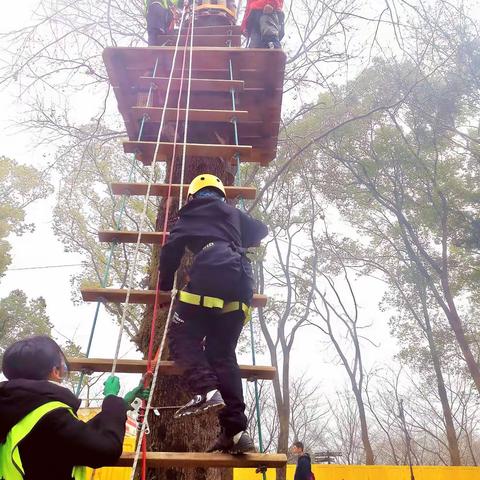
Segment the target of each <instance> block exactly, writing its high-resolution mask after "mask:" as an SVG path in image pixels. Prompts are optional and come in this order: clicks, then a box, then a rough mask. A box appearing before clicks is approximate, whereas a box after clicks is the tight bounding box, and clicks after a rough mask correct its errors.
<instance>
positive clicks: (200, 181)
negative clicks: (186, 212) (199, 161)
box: [188, 173, 226, 197]
mask: <svg viewBox="0 0 480 480" xmlns="http://www.w3.org/2000/svg"><path fill="white" fill-rule="evenodd" d="M206 187H212V188H216V189H217V190H220V191H221V192H222V195H223V196H224V197H226V194H225V187H224V186H223V183H222V181H221V180H220V179H219V178H218V177H217V176H215V175H211V174H210V173H202V174H201V175H198V177H195V178H194V179H193V180H192V183H190V186H189V187H188V195H195V194H196V193H197V192H199V191H200V190H201V189H202V188H206Z"/></svg>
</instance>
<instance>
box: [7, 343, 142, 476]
mask: <svg viewBox="0 0 480 480" xmlns="http://www.w3.org/2000/svg"><path fill="white" fill-rule="evenodd" d="M2 371H3V374H4V375H5V377H6V378H7V379H8V380H7V381H6V382H2V383H0V479H2V480H22V479H25V480H45V479H46V478H48V480H72V479H75V480H83V479H84V478H85V477H84V475H85V467H84V466H89V467H93V468H97V467H102V466H106V465H112V464H115V463H116V462H117V460H118V458H119V457H120V455H121V453H122V446H123V437H124V435H125V422H126V418H127V417H126V411H127V404H130V403H131V402H133V400H134V399H135V397H136V396H141V397H144V396H145V394H146V393H148V391H147V392H145V391H144V390H143V389H142V388H140V387H138V388H136V389H135V390H132V391H131V392H129V393H128V394H127V396H126V397H125V399H122V398H120V397H118V396H117V394H118V392H119V390H120V382H119V380H118V377H110V378H109V379H108V380H107V381H106V382H105V383H104V395H105V399H104V401H103V404H102V410H101V412H100V413H99V414H98V415H96V416H95V417H94V418H92V419H91V420H90V421H89V422H86V423H84V422H82V421H80V420H79V419H78V418H77V417H76V412H77V410H78V408H79V406H80V400H78V399H77V397H76V396H75V395H74V394H73V393H72V392H70V390H68V389H67V388H64V387H62V386H61V383H62V381H63V379H64V378H65V377H66V376H67V374H68V367H67V361H66V358H65V355H64V354H63V352H62V350H61V348H60V347H59V346H58V345H57V343H56V342H55V341H54V340H52V339H51V338H49V337H47V336H37V337H32V338H27V339H24V340H20V341H18V342H16V343H14V344H12V345H10V346H9V347H8V348H7V349H6V350H5V353H4V354H3V361H2Z"/></svg>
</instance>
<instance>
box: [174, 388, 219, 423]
mask: <svg viewBox="0 0 480 480" xmlns="http://www.w3.org/2000/svg"><path fill="white" fill-rule="evenodd" d="M224 406H225V402H224V401H223V398H222V395H221V393H220V392H219V391H218V390H210V391H209V392H207V393H206V394H205V395H195V396H194V397H193V398H192V399H191V400H190V401H189V402H188V403H187V404H185V405H184V406H183V407H181V408H179V409H178V410H177V411H176V412H175V414H174V415H173V418H182V417H187V416H189V415H192V416H197V415H202V414H203V413H206V412H216V411H218V410H221V409H222V408H223V407H224Z"/></svg>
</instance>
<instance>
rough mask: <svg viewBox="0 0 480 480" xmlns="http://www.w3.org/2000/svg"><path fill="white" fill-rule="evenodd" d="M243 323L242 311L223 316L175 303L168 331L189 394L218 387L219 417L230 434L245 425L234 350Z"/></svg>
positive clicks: (203, 308)
mask: <svg viewBox="0 0 480 480" xmlns="http://www.w3.org/2000/svg"><path fill="white" fill-rule="evenodd" d="M243 322H244V314H243V312H242V311H236V312H231V313H227V314H225V315H222V314H221V313H220V310H218V309H213V308H205V307H197V306H195V305H189V304H186V303H182V302H177V304H176V307H175V314H174V316H173V318H172V323H171V325H170V330H169V347H170V354H171V356H172V358H173V360H175V361H176V362H177V363H178V364H180V365H181V366H182V367H184V368H185V378H186V380H187V383H188V386H189V388H190V390H191V393H192V394H205V393H207V392H208V391H210V390H214V389H218V390H220V393H221V394H222V397H223V400H224V401H225V404H226V406H225V407H224V408H223V409H222V410H220V413H219V415H218V418H219V421H220V426H221V427H222V429H223V430H225V432H226V434H227V435H229V436H233V435H235V434H236V433H238V432H240V431H242V430H245V429H246V428H247V417H246V416H245V413H244V412H245V403H244V400H243V389H242V379H241V376H240V369H239V367H238V363H237V356H236V353H235V349H236V347H237V342H238V338H239V336H240V332H241V331H242V328H243ZM204 339H205V342H203V340H204Z"/></svg>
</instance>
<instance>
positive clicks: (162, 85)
mask: <svg viewBox="0 0 480 480" xmlns="http://www.w3.org/2000/svg"><path fill="white" fill-rule="evenodd" d="M150 85H154V86H155V88H157V89H159V90H162V91H167V86H168V77H140V79H139V81H138V86H139V87H140V88H142V89H148V88H150ZM180 87H181V88H182V90H187V88H188V80H184V81H183V82H182V79H181V78H172V82H171V83H170V91H173V92H178V91H179V90H180ZM244 87H245V82H244V81H242V80H218V79H203V78H192V83H191V87H190V88H191V91H192V92H230V90H235V91H236V92H242V91H243V89H244Z"/></svg>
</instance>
